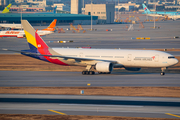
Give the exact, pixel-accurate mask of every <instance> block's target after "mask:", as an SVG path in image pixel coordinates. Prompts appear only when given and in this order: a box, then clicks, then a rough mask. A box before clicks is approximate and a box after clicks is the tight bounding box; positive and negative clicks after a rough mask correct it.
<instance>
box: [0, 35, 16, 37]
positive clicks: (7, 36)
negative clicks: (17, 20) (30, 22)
mask: <svg viewBox="0 0 180 120" xmlns="http://www.w3.org/2000/svg"><path fill="white" fill-rule="evenodd" d="M0 37H17V35H0Z"/></svg>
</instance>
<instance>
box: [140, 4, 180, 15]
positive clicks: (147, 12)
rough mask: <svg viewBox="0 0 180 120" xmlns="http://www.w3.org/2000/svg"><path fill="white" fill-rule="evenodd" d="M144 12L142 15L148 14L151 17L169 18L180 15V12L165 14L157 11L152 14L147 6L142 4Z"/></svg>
mask: <svg viewBox="0 0 180 120" xmlns="http://www.w3.org/2000/svg"><path fill="white" fill-rule="evenodd" d="M142 6H143V9H144V12H143V13H142V14H147V15H149V16H165V15H167V16H168V17H169V16H176V15H180V12H163V11H158V12H157V11H156V12H152V11H150V10H149V9H148V8H147V6H146V5H145V4H144V3H143V4H142Z"/></svg>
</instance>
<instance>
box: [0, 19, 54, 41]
mask: <svg viewBox="0 0 180 120" xmlns="http://www.w3.org/2000/svg"><path fill="white" fill-rule="evenodd" d="M56 21H57V19H54V20H53V22H52V23H51V24H50V25H49V26H48V27H47V28H46V29H43V30H37V33H38V34H39V35H40V36H44V35H48V34H52V33H54V31H55V26H56ZM0 37H17V38H24V37H25V33H24V30H5V31H0Z"/></svg>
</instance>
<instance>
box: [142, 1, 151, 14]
mask: <svg viewBox="0 0 180 120" xmlns="http://www.w3.org/2000/svg"><path fill="white" fill-rule="evenodd" d="M142 5H143V10H144V12H145V13H150V12H151V11H150V10H149V9H148V8H147V7H146V5H145V4H144V3H143V4H142Z"/></svg>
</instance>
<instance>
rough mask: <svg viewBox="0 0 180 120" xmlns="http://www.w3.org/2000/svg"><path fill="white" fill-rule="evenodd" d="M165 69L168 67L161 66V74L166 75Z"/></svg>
mask: <svg viewBox="0 0 180 120" xmlns="http://www.w3.org/2000/svg"><path fill="white" fill-rule="evenodd" d="M165 70H166V67H165V68H161V71H162V72H161V73H160V75H161V76H163V75H165Z"/></svg>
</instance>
